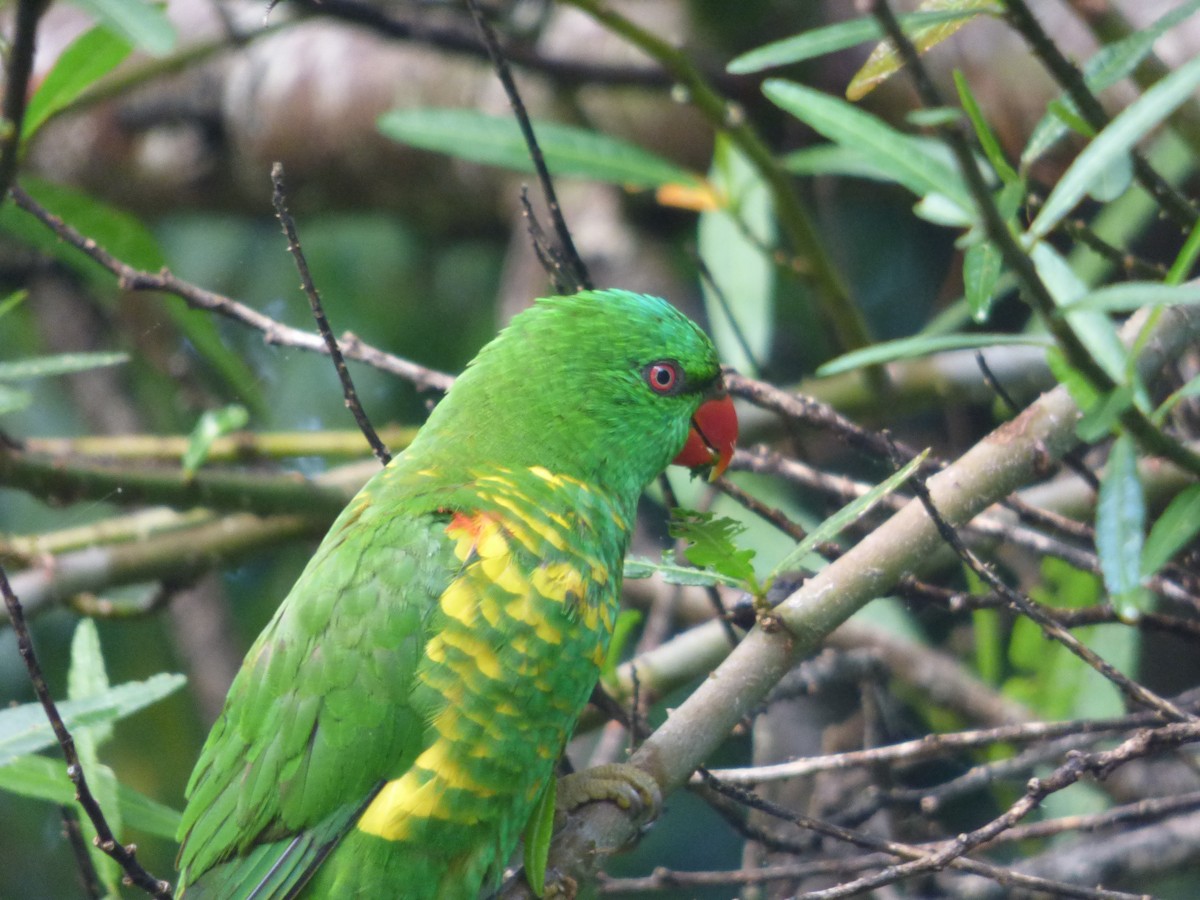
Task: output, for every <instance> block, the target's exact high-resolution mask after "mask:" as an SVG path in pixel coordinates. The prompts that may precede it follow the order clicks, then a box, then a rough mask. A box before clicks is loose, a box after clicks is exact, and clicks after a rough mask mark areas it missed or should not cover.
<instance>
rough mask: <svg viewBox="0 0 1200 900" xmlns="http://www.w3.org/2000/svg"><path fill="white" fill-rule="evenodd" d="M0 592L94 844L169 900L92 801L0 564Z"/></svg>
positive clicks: (165, 885)
mask: <svg viewBox="0 0 1200 900" xmlns="http://www.w3.org/2000/svg"><path fill="white" fill-rule="evenodd" d="M0 594H3V595H4V605H5V606H6V607H7V608H8V618H9V622H10V624H11V625H12V629H13V634H15V635H16V638H17V650H18V651H19V652H20V654H21V659H23V660H24V661H25V668H26V670H27V671H28V672H29V680H30V682H31V683H32V684H33V692H34V693H35V694H36V695H37V698H38V701H39V702H40V703H41V704H42V709H43V710H45V713H46V718H47V719H48V720H49V721H50V727H51V728H52V729H53V730H54V736H55V737H56V738H57V739H58V744H59V746H60V747H62V751H63V756H64V757H65V758H66V761H67V777H68V778H70V779H71V783H72V784H74V785H75V798H76V799H77V800H78V801H79V805H80V806H81V807H82V808H83V811H84V812H85V813H87V816H88V818H89V819H90V820H91V822H92V826H93V827H94V828H95V829H96V839H97V844H96V846H98V847H99V848H100V849H101V850H102V851H103V852H104V853H106V854H108V855H109V856H111V857H112V858H113V859H115V860H116V861H117V863H118V864H120V866H121V868H122V869H123V870H124V871H125V874H126V876H127V877H128V878H129V880H130V882H131V883H132V884H134V885H136V886H137V887H139V888H141V889H142V890H143V891H145V892H146V893H147V894H150V895H151V896H152V897H155V898H158V900H170V898H171V896H172V890H171V884H170V882H167V881H163V880H161V879H158V878H155V877H154V876H153V875H151V874H150V873H149V872H147V871H146V870H145V869H143V868H142V865H141V863H139V862H138V861H137V856H136V851H135V848H134V846H133V845H132V844H131V845H129V846H128V847H127V846H125V845H123V844H121V843H120V841H118V840H117V839H116V836H115V835H113V833H112V829H111V828H109V827H108V820H107V819H105V818H104V813H103V811H102V810H101V809H100V804H99V803H97V802H96V798H95V796H94V795H93V794H92V791H91V788H90V787H88V782H87V777H86V776H85V775H84V772H83V766H82V765H81V764H80V762H79V754H78V753H76V752H75V740H74V738H72V737H71V733H70V732H69V731H68V730H67V726H66V724H65V723H64V722H63V720H62V716H61V715H59V712H58V706H57V705H55V703H54V698H53V697H51V696H50V688H49V686H48V685H47V684H46V677H45V675H43V674H42V667H41V664H40V663H39V662H38V659H37V654H36V653H35V652H34V649H33V638H32V637H31V636H30V634H29V626H28V625H27V624H26V623H25V612H24V610H23V609H22V608H21V601H20V600H18V599H17V595H16V594H14V593H13V590H12V587H11V586H10V585H9V583H8V575H7V574H6V573H5V571H4V567H3V566H0Z"/></svg>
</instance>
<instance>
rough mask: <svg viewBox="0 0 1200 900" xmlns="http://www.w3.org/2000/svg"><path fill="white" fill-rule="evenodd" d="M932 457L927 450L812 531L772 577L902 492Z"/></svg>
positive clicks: (791, 566)
mask: <svg viewBox="0 0 1200 900" xmlns="http://www.w3.org/2000/svg"><path fill="white" fill-rule="evenodd" d="M927 456H929V451H928V450H924V451H922V452H921V453H919V454H917V456H915V457H913V458H912V459H911V460H910V461H909V462H908V464H907V465H905V466H904V467H903V468H901V469H900V470H899V471H897V472H895V473H894V474H892V475H891V476H890V477H888V478H886V479H884V480H883V481H881V482H879V484H877V485H875V487H873V488H871V489H870V490H869V491H867V492H866V493H865V494H863V495H862V496H861V497H857V498H855V499H854V500H851V501H850V502H849V503H847V504H846V505H845V506H843V507H842V508H841V509H839V510H838V511H837V512H835V513H834V514H833V515H832V516H830V517H829V518H827V519H826V520H825V521H824V522H822V523H821V524H820V525H818V526H817V527H816V528H814V529H813V530H812V531H810V532H809V533H808V534H807V535H806V536H805V538H804V540H802V541H801V542H800V543H799V544H797V545H796V547H795V548H794V549H793V550H792V551H791V552H790V553H788V555H787V556H785V557H784V558H783V559H782V560H780V561H779V564H778V565H776V566H775V569H774V570H773V571H772V573H771V574H772V575H775V574H778V573H779V572H786V571H788V570H789V569H794V568H796V567H797V566H799V565H800V564H801V563H802V562H803V560H804V558H805V557H806V556H808V555H809V554H810V553H812V552H813V551H814V550H815V549H816V548H817V546H818V545H820V544H823V543H825V542H826V541H832V540H833V539H834V538H836V537H837V536H838V535H839V534H841V533H842V532H843V531H844V530H845V529H846V528H848V527H849V526H850V525H852V524H854V523H855V522H857V521H858V520H859V519H861V518H862V517H863V516H865V515H866V514H867V513H868V512H870V511H871V509H872V508H874V506H875V505H876V504H877V503H879V501H880V500H882V499H883V498H884V497H886V496H887V495H888V494H890V493H892V492H893V491H896V490H898V489H899V488H900V486H901V485H903V484H904V482H906V481H908V479H909V477H910V476H911V475H912V473H913V472H915V471H916V470H917V469H918V467H920V465H921V464H922V463H923V462H925V458H926V457H927Z"/></svg>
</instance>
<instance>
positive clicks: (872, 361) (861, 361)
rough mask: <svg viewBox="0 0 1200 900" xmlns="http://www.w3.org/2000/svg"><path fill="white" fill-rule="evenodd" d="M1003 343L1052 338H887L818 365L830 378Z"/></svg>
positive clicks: (1036, 343) (1045, 342) (1040, 342)
mask: <svg viewBox="0 0 1200 900" xmlns="http://www.w3.org/2000/svg"><path fill="white" fill-rule="evenodd" d="M1001 344H1025V345H1028V346H1033V347H1049V346H1051V345H1052V344H1053V341H1051V339H1050V338H1048V337H1046V336H1045V335H1040V334H992V333H981V332H972V333H970V334H936V335H921V334H919V335H915V336H913V337H908V338H900V339H899V340H895V341H883V342H881V343H878V344H873V345H872V346H870V347H865V348H863V349H862V350H855V351H854V352H852V353H846V354H844V355H842V356H839V357H837V358H836V359H832V360H830V361H829V362H827V363H825V364H824V365H823V366H821V367H820V368H819V369H817V373H816V374H817V377H818V378H827V377H828V376H830V375H838V374H840V373H842V372H849V371H851V370H853V369H861V368H863V367H864V366H874V365H879V364H880V363H887V362H893V361H894V360H897V359H913V358H915V357H918V356H929V355H930V354H932V353H942V352H945V351H947V350H976V349H979V348H981V347H995V346H999V345H1001Z"/></svg>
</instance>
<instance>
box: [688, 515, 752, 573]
mask: <svg viewBox="0 0 1200 900" xmlns="http://www.w3.org/2000/svg"><path fill="white" fill-rule="evenodd" d="M667 530H668V531H669V532H670V534H671V537H673V538H675V539H676V540H681V541H684V542H685V543H686V545H687V546H686V548H685V550H684V552H685V553H686V554H687V558H688V562H690V563H691V564H692V565H694V566H698V567H700V568H703V569H712V570H713V571H715V572H720V573H721V574H722V575H725V576H728V577H729V578H733V579H735V580H737V581H740V582H742V583H743V584H746V585H752V584H753V583H754V565H753V563H752V562H751V560H753V559H754V556H755V553H754V551H753V550H751V549H749V548H747V549H742V548H740V547H738V545H737V542H736V540H735V538H737V536H738V535H739V534H741V533H742V532H743V531H745V530H746V526H745V525H743V524H742V523H741V522H738V521H736V520H735V519H730V518H728V517H726V516H718V515H716V514H714V513H710V512H698V511H696V510H691V509H675V510H672V511H671V521H670V523H669V524H668V526H667Z"/></svg>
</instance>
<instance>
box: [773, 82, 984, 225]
mask: <svg viewBox="0 0 1200 900" xmlns="http://www.w3.org/2000/svg"><path fill="white" fill-rule="evenodd" d="M763 93H764V94H765V95H766V97H767V99H768V100H770V101H771V102H772V103H774V104H775V105H776V106H778V107H780V108H781V109H783V110H784V111H785V112H789V113H791V114H792V115H793V116H795V117H796V118H798V119H799V120H800V121H801V122H803V123H804V124H806V125H808V126H809V127H810V128H812V129H814V130H815V131H817V132H818V133H819V134H821V135H823V136H824V137H826V138H828V139H829V140H831V141H833V142H834V143H837V144H843V145H845V146H848V147H853V148H855V149H856V150H857V151H858V152H859V153H861V154H862V155H863V157H864V158H865V159H867V160H868V161H870V162H871V163H873V164H874V165H876V166H877V167H878V168H880V169H882V170H883V171H885V172H890V173H891V174H892V178H893V179H894V180H895V181H896V182H897V183H898V184H901V185H903V186H904V187H906V188H908V189H909V190H910V191H912V192H913V193H914V194H916V195H917V196H918V197H923V196H925V195H927V194H934V193H936V194H945V195H946V196H948V197H950V199H951V200H952V201H954V203H955V204H957V205H959V206H961V207H962V208H963V209H964V210H967V211H970V210H972V209H974V207H973V205H972V202H971V198H970V195H969V194H968V193H967V190H966V187H965V186H964V184H963V181H962V178H961V177H960V176H959V173H958V170H957V168H955V167H954V166H953V165H952V164H949V163H947V162H946V160H945V157H944V156H940V157H939V156H937V155H935V154H932V153H929V152H928V151H927V145H926V144H925V143H923V142H921V141H918V140H916V139H914V138H913V137H912V136H911V135H907V134H905V133H904V132H902V131H897V130H896V129H895V128H892V127H891V126H890V125H888V124H887V123H885V122H884V121H883V120H882V119H879V118H877V117H875V116H873V115H871V114H870V113H867V112H864V111H863V110H861V109H858V108H857V107H855V106H853V105H852V104H850V103H847V102H846V101H844V100H839V99H838V98H836V97H831V96H829V95H828V94H824V93H822V92H821V91H817V90H813V89H812V88H810V87H806V86H804V85H802V84H797V83H795V82H792V81H784V80H782V79H778V78H772V79H768V80H767V81H766V82H764V83H763Z"/></svg>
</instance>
